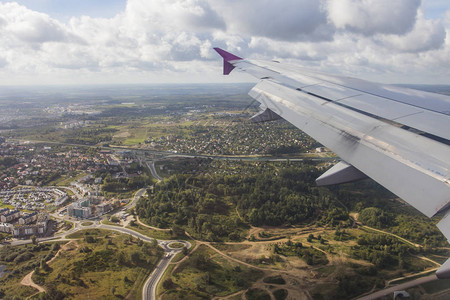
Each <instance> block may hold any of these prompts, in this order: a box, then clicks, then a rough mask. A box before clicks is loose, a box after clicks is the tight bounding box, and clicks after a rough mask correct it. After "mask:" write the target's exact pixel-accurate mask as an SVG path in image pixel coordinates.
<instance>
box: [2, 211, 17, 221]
mask: <svg viewBox="0 0 450 300" xmlns="http://www.w3.org/2000/svg"><path fill="white" fill-rule="evenodd" d="M19 217H20V212H19V211H18V210H17V209H16V210H12V211H10V212H8V213H6V214H4V215H2V216H0V221H1V222H3V223H10V222H11V221H14V220H15V219H17V218H19Z"/></svg>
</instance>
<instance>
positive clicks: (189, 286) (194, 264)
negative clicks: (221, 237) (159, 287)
mask: <svg viewBox="0 0 450 300" xmlns="http://www.w3.org/2000/svg"><path fill="white" fill-rule="evenodd" d="M262 276H263V272H262V271H259V270H255V269H251V268H248V267H246V266H244V265H240V264H237V263H235V262H232V261H229V260H228V259H225V258H223V257H222V256H217V255H216V252H214V251H213V250H212V249H210V248H208V247H207V246H203V245H201V246H200V247H199V248H198V249H197V250H196V251H194V252H193V253H192V254H191V257H190V258H189V259H188V260H186V261H184V262H183V263H181V265H180V266H179V267H178V269H177V270H176V271H175V272H174V275H173V276H172V283H171V284H167V287H166V289H165V294H164V295H163V299H179V298H180V297H181V295H183V297H185V298H188V299H203V298H212V297H215V296H218V297H223V296H226V295H230V294H233V293H235V292H237V291H240V290H244V289H247V288H248V287H249V286H250V285H251V284H252V283H254V282H255V281H256V280H258V279H259V278H261V277H262ZM163 285H164V284H163Z"/></svg>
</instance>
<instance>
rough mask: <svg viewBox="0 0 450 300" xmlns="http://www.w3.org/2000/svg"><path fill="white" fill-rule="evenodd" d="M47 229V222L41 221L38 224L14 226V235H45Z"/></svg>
mask: <svg viewBox="0 0 450 300" xmlns="http://www.w3.org/2000/svg"><path fill="white" fill-rule="evenodd" d="M46 231H47V223H46V222H39V223H37V224H30V225H16V226H13V230H12V235H13V236H14V237H25V236H30V235H44V234H45V232H46Z"/></svg>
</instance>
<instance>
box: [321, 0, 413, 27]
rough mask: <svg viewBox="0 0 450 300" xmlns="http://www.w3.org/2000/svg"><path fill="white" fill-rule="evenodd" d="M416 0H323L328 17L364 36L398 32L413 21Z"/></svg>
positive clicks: (409, 25)
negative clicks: (324, 0)
mask: <svg viewBox="0 0 450 300" xmlns="http://www.w3.org/2000/svg"><path fill="white" fill-rule="evenodd" d="M420 4H421V1H420V0H395V1H392V0H327V1H326V2H325V8H326V10H327V12H328V19H329V21H330V22H331V23H332V24H333V25H334V26H336V28H338V29H341V30H348V31H350V32H354V33H359V34H363V35H366V36H370V35H374V34H377V33H381V34H397V35H402V34H405V33H407V32H409V31H410V30H411V29H412V28H413V26H414V23H415V20H416V15H417V11H418V9H419V7H420Z"/></svg>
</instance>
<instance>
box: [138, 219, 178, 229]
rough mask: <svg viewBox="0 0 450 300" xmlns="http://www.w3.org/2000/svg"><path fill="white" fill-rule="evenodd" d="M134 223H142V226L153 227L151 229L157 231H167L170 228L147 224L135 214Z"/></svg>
mask: <svg viewBox="0 0 450 300" xmlns="http://www.w3.org/2000/svg"><path fill="white" fill-rule="evenodd" d="M136 223H138V224H139V225H142V226H144V227H147V228H150V229H153V230H159V231H169V230H170V228H167V229H166V228H158V227H153V226H150V225H147V224H145V223H142V222H141V220H139V216H136Z"/></svg>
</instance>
